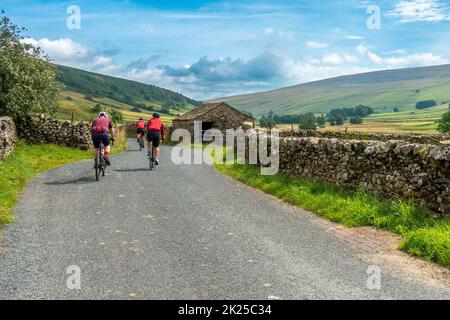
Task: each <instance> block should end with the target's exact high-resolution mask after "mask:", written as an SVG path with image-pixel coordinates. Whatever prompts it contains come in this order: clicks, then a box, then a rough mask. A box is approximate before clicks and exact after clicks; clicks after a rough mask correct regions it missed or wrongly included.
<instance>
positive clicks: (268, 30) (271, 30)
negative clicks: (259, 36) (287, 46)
mask: <svg viewBox="0 0 450 320" xmlns="http://www.w3.org/2000/svg"><path fill="white" fill-rule="evenodd" d="M264 32H265V33H266V34H272V33H273V29H272V28H266V30H264Z"/></svg>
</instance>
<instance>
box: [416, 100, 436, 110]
mask: <svg viewBox="0 0 450 320" xmlns="http://www.w3.org/2000/svg"><path fill="white" fill-rule="evenodd" d="M435 106H437V102H436V101H435V100H423V101H419V102H417V103H416V109H426V108H431V107H435Z"/></svg>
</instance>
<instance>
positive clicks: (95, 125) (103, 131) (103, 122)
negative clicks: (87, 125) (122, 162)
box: [91, 112, 114, 166]
mask: <svg viewBox="0 0 450 320" xmlns="http://www.w3.org/2000/svg"><path fill="white" fill-rule="evenodd" d="M91 132H92V142H93V143H94V148H95V150H94V151H95V152H94V157H96V156H97V151H98V148H99V147H100V142H102V143H103V145H104V146H105V162H106V164H107V165H108V166H110V165H111V162H110V161H109V154H110V150H111V146H110V139H109V134H111V140H113V141H114V130H113V125H112V122H111V120H110V119H108V114H107V113H106V112H100V113H99V115H98V117H97V118H95V119H94V121H92V125H91Z"/></svg>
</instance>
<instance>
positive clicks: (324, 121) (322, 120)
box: [316, 114, 327, 128]
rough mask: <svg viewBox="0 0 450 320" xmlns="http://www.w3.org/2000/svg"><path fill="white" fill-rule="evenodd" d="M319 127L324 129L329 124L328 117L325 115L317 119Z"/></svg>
mask: <svg viewBox="0 0 450 320" xmlns="http://www.w3.org/2000/svg"><path fill="white" fill-rule="evenodd" d="M316 122H317V125H318V126H319V127H321V128H324V127H325V126H326V124H327V117H326V116H325V115H323V114H322V115H321V116H319V117H317V118H316Z"/></svg>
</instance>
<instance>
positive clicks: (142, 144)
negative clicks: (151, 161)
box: [139, 135, 145, 151]
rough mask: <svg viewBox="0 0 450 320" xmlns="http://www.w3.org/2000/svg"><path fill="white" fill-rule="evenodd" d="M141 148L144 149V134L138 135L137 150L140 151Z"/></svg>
mask: <svg viewBox="0 0 450 320" xmlns="http://www.w3.org/2000/svg"><path fill="white" fill-rule="evenodd" d="M143 149H145V144H144V135H141V136H140V137H139V151H142V150H143Z"/></svg>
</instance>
